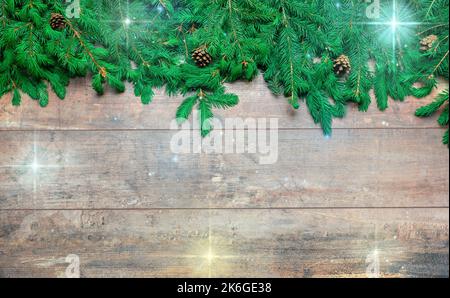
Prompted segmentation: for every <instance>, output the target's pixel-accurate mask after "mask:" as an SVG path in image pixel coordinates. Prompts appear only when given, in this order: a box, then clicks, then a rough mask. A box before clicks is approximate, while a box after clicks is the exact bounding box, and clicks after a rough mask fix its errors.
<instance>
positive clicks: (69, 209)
mask: <svg viewBox="0 0 450 298" xmlns="http://www.w3.org/2000/svg"><path fill="white" fill-rule="evenodd" d="M449 208H450V206H407V207H404V206H393V207H383V206H374V207H370V206H369V207H236V208H233V207H229V208H226V207H224V208H220V207H217V208H215V207H211V208H208V207H205V208H201V207H197V208H196V207H192V208H49V209H45V208H24V209H20V208H19V209H0V212H19V211H37V212H39V211H130V212H136V211H143V212H145V211H160V210H161V211H165V210H174V211H176V210H181V211H182V210H187V211H190V210H193V211H196V210H211V211H221V210H224V211H233V210H250V211H251V210H255V211H258V210H399V209H400V210H401V209H403V210H408V209H418V210H420V209H436V210H439V209H449Z"/></svg>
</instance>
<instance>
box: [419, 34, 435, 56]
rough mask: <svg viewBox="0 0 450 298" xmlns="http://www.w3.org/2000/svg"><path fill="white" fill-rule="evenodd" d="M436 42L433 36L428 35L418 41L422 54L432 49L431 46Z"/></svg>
mask: <svg viewBox="0 0 450 298" xmlns="http://www.w3.org/2000/svg"><path fill="white" fill-rule="evenodd" d="M437 40H438V37H437V36H436V35H434V34H432V35H428V36H427V37H425V38H423V39H422V40H421V41H420V50H421V51H423V52H426V51H429V50H431V49H432V48H433V44H434V43H435V42H436V41H437Z"/></svg>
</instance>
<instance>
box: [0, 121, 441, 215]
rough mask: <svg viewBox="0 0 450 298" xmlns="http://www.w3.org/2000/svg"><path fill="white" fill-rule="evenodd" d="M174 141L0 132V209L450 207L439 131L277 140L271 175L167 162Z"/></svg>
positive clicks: (248, 162)
mask: <svg viewBox="0 0 450 298" xmlns="http://www.w3.org/2000/svg"><path fill="white" fill-rule="evenodd" d="M175 133H176V132H175V131H164V132H163V131H94V132H92V131H57V132H48V131H42V132H34V133H33V132H25V131H19V132H14V131H9V132H6V131H3V132H0V144H2V154H0V177H1V179H0V209H23V208H27V209H28V208H30V209H41V208H42V209H60V208H76V209H89V208H119V209H122V208H131V209H139V208H205V207H217V208H234V207H254V208H256V207H261V208H269V207H283V208H287V207H432V206H434V207H448V205H449V198H448V193H449V154H448V148H447V147H446V146H443V145H442V144H441V143H440V138H441V136H442V133H443V131H442V129H406V130H378V129H369V130H353V129H350V130H337V131H335V135H334V136H333V137H332V138H331V139H327V138H324V137H323V136H322V135H321V134H320V133H319V132H318V131H316V130H300V131H298V130H296V131H290V130H282V131H280V132H279V142H278V161H277V162H276V163H275V164H268V165H261V164H260V159H259V158H260V155H258V154H205V153H204V154H176V153H172V152H171V150H170V141H171V138H172V137H173V135H174V134H175ZM35 157H36V162H37V164H36V168H33V166H32V165H33V163H34V159H35Z"/></svg>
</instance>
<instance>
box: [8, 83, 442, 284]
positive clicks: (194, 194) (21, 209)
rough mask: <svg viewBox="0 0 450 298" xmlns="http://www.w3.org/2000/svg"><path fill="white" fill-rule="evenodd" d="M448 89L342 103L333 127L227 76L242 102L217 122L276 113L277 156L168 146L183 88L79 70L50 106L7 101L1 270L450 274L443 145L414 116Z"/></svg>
mask: <svg viewBox="0 0 450 298" xmlns="http://www.w3.org/2000/svg"><path fill="white" fill-rule="evenodd" d="M444 88H448V82H441V83H440V84H439V88H438V89H437V90H435V92H434V94H433V95H432V96H429V97H427V98H426V99H422V100H417V99H413V98H408V99H407V101H406V102H405V103H398V102H392V103H391V105H390V108H389V110H388V111H386V112H384V113H383V112H380V111H378V109H377V108H376V106H375V105H372V107H371V109H370V110H369V112H368V113H360V112H358V111H357V109H356V107H351V108H350V109H349V112H348V116H347V117H346V118H345V119H342V120H335V122H334V127H335V128H336V129H335V131H334V134H333V137H332V138H331V139H327V138H324V137H323V135H322V133H321V131H320V129H319V128H318V127H317V126H316V125H315V124H314V123H313V121H312V120H311V117H310V115H309V114H308V112H307V110H306V108H305V107H304V106H303V108H302V109H301V110H300V111H298V112H293V111H292V110H291V108H290V107H289V105H288V104H287V103H286V100H285V99H284V98H281V97H280V98H277V97H274V96H273V95H272V94H271V93H270V91H269V90H268V89H267V87H266V86H265V83H264V82H263V81H262V78H261V77H259V78H258V79H257V80H255V81H254V82H252V83H242V82H240V83H237V84H233V85H232V86H228V89H229V91H230V92H234V93H236V94H238V95H239V96H240V99H241V103H240V105H239V106H237V107H236V108H234V109H230V110H228V111H217V112H216V115H217V116H218V117H219V118H221V119H223V118H224V117H242V118H247V117H253V118H261V117H262V118H279V124H280V128H281V130H280V133H279V147H278V151H279V158H278V162H277V163H276V164H273V165H261V164H259V156H258V155H257V154H242V155H236V154H225V155H221V154H202V155H200V154H187V155H183V154H174V153H172V152H171V150H170V147H169V145H170V140H171V138H172V136H173V135H174V134H175V133H176V132H175V131H170V130H168V128H169V125H170V122H171V120H172V119H173V117H174V114H175V110H176V108H177V107H178V105H179V103H180V102H181V100H182V98H181V97H170V98H169V97H167V96H166V95H164V93H163V92H162V91H158V92H157V95H156V96H155V100H154V102H153V103H152V104H151V105H150V106H143V105H142V104H141V103H140V102H139V99H137V98H135V97H134V96H133V95H132V90H131V88H128V90H127V92H126V93H125V94H121V95H116V94H115V93H114V92H112V91H110V90H109V91H107V94H106V95H105V96H103V97H97V96H96V95H95V94H94V92H93V91H92V90H91V88H90V86H89V82H88V80H86V79H78V80H74V81H72V83H71V86H70V88H69V90H68V96H67V99H66V100H65V101H60V100H58V99H56V97H55V96H54V95H53V94H51V95H50V105H49V107H48V108H45V109H41V108H39V107H38V106H37V103H26V104H25V103H24V104H23V105H22V106H21V107H19V108H16V107H12V106H11V104H10V102H9V98H8V97H5V98H3V99H1V100H0V277H64V276H65V271H66V268H67V267H68V263H67V260H66V257H67V256H68V255H71V254H75V255H77V256H78V257H79V258H80V264H81V276H82V277H366V276H367V274H366V270H367V268H368V266H369V264H370V263H371V262H373V261H374V260H375V261H377V262H379V264H380V273H381V275H380V276H381V277H448V275H449V270H448V268H449V267H448V266H449V261H448V260H449V259H448V255H449V246H448V243H449V242H448V233H449V209H448V205H449V198H448V193H449V153H448V149H447V148H446V147H445V146H442V145H441V143H440V138H441V136H442V133H443V129H441V128H438V126H437V123H436V117H432V118H429V119H419V118H417V117H415V116H414V111H415V110H416V108H417V107H419V106H422V105H423V104H425V103H427V102H430V101H431V100H432V98H433V96H434V95H435V94H437V93H438V92H439V91H440V90H442V89H444ZM35 162H36V163H35ZM34 163H35V165H36V167H33V166H32V165H33V164H34ZM210 248H211V251H212V253H213V254H212V255H213V257H212V258H210V259H209V260H210V261H208V258H207V254H208V252H209V249H210ZM374 256H378V257H376V258H375V257H374ZM374 258H375V259H374Z"/></svg>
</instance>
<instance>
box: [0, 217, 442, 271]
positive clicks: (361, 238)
mask: <svg viewBox="0 0 450 298" xmlns="http://www.w3.org/2000/svg"><path fill="white" fill-rule="evenodd" d="M448 212H449V211H448V209H400V210H392V209H383V210H377V209H374V210H221V211H214V210H190V211H189V210H164V211H163V210H160V211H77V210H73V211H36V212H32V211H7V212H5V211H1V212H0V276H1V277H60V276H64V275H65V271H66V268H67V266H68V264H67V263H66V256H68V255H71V254H75V255H76V256H78V258H79V262H80V275H81V277H123V276H126V277H209V276H211V277H216V276H220V277H365V276H367V275H366V274H367V269H368V267H369V266H370V265H376V264H377V263H379V273H380V276H381V277H448V272H449V270H448V268H449V263H448V228H449V225H448V215H449V214H448Z"/></svg>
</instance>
